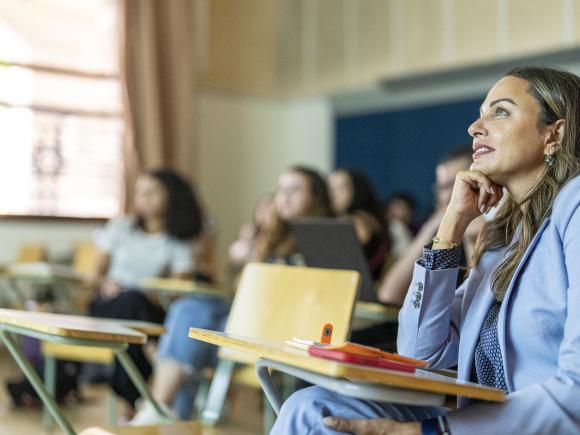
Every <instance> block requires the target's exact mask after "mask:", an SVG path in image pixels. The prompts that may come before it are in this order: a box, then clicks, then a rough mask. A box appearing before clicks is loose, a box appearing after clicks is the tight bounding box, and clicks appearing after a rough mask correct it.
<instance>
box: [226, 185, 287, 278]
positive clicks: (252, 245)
mask: <svg viewBox="0 0 580 435" xmlns="http://www.w3.org/2000/svg"><path fill="white" fill-rule="evenodd" d="M274 213H275V211H274V195H272V194H266V195H263V196H262V197H261V198H260V199H259V200H258V202H257V203H256V206H255V208H254V215H253V219H252V222H251V223H246V224H244V225H242V228H240V232H239V235H238V239H237V240H235V241H234V242H233V243H232V244H231V245H230V247H229V250H228V256H229V260H230V265H231V267H232V268H233V269H234V271H235V272H236V274H237V272H239V271H240V270H241V269H242V268H243V267H244V266H245V265H246V263H248V262H249V261H251V260H252V258H253V257H254V255H255V251H256V247H257V245H258V244H259V242H260V240H261V239H262V238H263V237H264V235H265V234H266V233H267V232H268V230H269V228H271V227H272V225H273V224H274V219H275V218H274Z"/></svg>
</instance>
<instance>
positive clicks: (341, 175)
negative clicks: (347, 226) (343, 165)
mask: <svg viewBox="0 0 580 435" xmlns="http://www.w3.org/2000/svg"><path fill="white" fill-rule="evenodd" d="M328 193H329V194H330V203H331V205H332V210H333V211H334V213H336V214H337V215H339V216H340V215H343V214H346V212H347V210H348V208H349V207H350V205H351V204H352V196H353V187H352V181H351V180H350V177H349V176H348V174H347V173H346V172H345V171H335V172H332V173H331V174H330V175H329V176H328Z"/></svg>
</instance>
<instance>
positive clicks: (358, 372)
mask: <svg viewBox="0 0 580 435" xmlns="http://www.w3.org/2000/svg"><path fill="white" fill-rule="evenodd" d="M189 337H191V338H194V339H197V340H201V341H205V342H207V343H212V344H215V345H218V346H224V347H227V348H231V349H235V350H237V351H245V352H249V353H251V354H253V355H254V357H255V359H257V358H260V357H263V358H268V359H271V360H274V361H278V362H281V363H283V364H288V365H292V366H294V367H298V368H301V369H304V370H309V371H312V372H315V373H320V374H322V375H326V376H330V377H333V378H346V379H350V380H353V381H365V382H372V383H377V384H383V385H388V386H391V387H396V388H404V389H408V390H419V391H426V392H433V393H439V394H448V395H453V396H464V397H470V398H473V399H480V400H489V401H494V402H502V401H504V399H505V393H504V392H503V391H502V390H497V389H494V388H489V387H484V386H481V385H478V384H474V383H471V382H465V381H461V380H457V379H453V378H449V377H447V376H443V375H439V374H436V373H433V372H430V371H428V370H419V369H418V370H417V371H416V372H415V373H404V372H398V371H395V370H388V369H380V368H374V367H366V366H360V365H353V364H345V363H341V362H338V361H332V360H326V359H322V358H315V357H311V356H309V355H308V353H307V352H306V351H304V350H300V349H295V348H292V347H290V346H287V345H285V344H284V343H280V342H268V341H265V340H259V339H252V338H246V337H236V336H233V335H228V334H224V333H220V332H215V331H208V330H205V329H198V328H190V329H189Z"/></svg>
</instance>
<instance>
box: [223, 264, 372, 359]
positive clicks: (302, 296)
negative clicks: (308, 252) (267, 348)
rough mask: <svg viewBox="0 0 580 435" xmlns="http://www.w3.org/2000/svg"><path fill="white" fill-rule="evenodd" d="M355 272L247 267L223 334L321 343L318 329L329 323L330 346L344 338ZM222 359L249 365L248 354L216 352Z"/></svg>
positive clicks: (355, 276)
mask: <svg viewBox="0 0 580 435" xmlns="http://www.w3.org/2000/svg"><path fill="white" fill-rule="evenodd" d="M359 279H360V277H359V273H358V272H356V271H351V270H335V269H316V268H310V267H298V266H282V265H275V264H264V263H250V264H248V265H246V267H245V268H244V270H243V272H242V276H241V278H240V282H239V285H238V288H237V290H236V295H235V297H234V301H233V303H232V308H231V311H230V314H229V317H228V321H227V324H226V328H225V331H226V332H227V333H229V334H235V335H240V336H247V337H255V338H261V339H266V340H276V341H284V340H290V339H292V337H299V338H304V339H309V340H316V341H319V340H320V336H321V333H322V327H323V325H324V324H326V323H331V324H332V325H333V334H332V343H333V344H338V343H341V342H343V341H345V340H347V339H348V336H349V333H350V323H351V317H352V313H353V308H354V303H355V300H356V294H357V287H358V284H359ZM220 357H222V358H227V359H230V360H234V361H239V362H253V361H254V360H253V359H252V358H251V356H249V355H244V354H241V353H238V352H234V351H231V350H228V349H220Z"/></svg>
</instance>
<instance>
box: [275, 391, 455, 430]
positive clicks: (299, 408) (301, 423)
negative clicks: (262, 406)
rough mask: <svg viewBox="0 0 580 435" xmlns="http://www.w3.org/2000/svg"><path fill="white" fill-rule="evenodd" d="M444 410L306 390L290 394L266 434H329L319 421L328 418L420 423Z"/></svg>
mask: <svg viewBox="0 0 580 435" xmlns="http://www.w3.org/2000/svg"><path fill="white" fill-rule="evenodd" d="M447 411H448V409H446V408H436V407H421V406H407V405H392V404H389V403H379V402H371V401H365V400H359V399H354V398H352V397H348V396H342V395H340V394H337V393H334V392H332V391H329V390H325V389H324V388H321V387H310V388H305V389H303V390H300V391H297V392H296V393H294V394H292V396H290V398H289V399H288V400H286V402H284V405H282V409H281V411H280V415H279V416H278V419H277V420H276V424H275V425H274V427H273V428H272V432H270V435H294V434H301V435H331V434H338V432H336V431H333V430H331V429H329V428H327V427H326V426H325V425H324V423H322V419H323V418H324V417H328V416H331V415H332V416H336V417H344V418H349V419H357V420H358V419H374V418H391V419H393V420H397V421H408V422H411V421H421V420H425V419H428V418H433V417H437V416H438V415H441V414H444V413H446V412H447Z"/></svg>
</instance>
